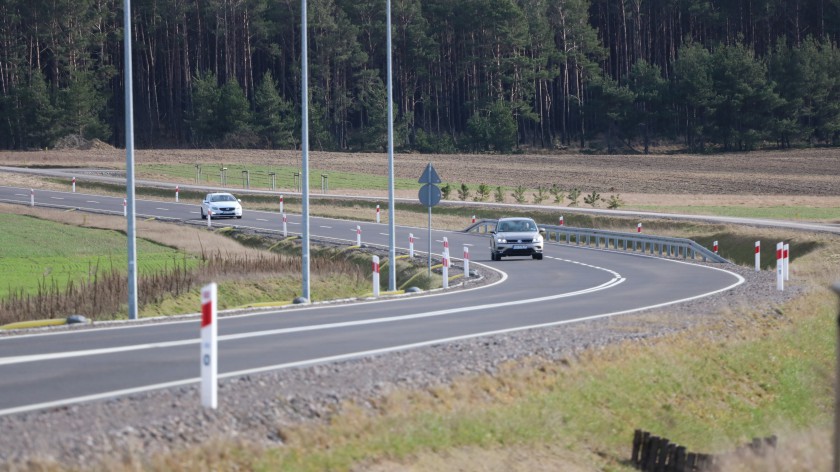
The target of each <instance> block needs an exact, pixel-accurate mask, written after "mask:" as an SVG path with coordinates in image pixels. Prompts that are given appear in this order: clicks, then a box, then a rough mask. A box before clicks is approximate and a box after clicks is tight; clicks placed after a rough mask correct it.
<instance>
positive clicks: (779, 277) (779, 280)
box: [776, 243, 785, 290]
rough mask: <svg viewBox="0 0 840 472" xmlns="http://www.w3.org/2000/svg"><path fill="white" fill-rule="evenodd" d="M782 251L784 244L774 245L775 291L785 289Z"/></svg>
mask: <svg viewBox="0 0 840 472" xmlns="http://www.w3.org/2000/svg"><path fill="white" fill-rule="evenodd" d="M784 251H785V245H784V243H776V290H784V289H785V274H784V271H785V270H784V265H785V260H784V258H783V253H784Z"/></svg>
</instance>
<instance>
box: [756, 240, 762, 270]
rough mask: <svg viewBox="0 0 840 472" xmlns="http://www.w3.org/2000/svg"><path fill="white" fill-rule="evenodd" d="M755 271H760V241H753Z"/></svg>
mask: <svg viewBox="0 0 840 472" xmlns="http://www.w3.org/2000/svg"><path fill="white" fill-rule="evenodd" d="M755 271H756V272H760V271H761V241H756V242H755Z"/></svg>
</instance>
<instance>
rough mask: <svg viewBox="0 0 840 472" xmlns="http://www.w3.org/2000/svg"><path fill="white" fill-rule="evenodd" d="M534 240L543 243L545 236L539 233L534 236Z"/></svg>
mask: <svg viewBox="0 0 840 472" xmlns="http://www.w3.org/2000/svg"><path fill="white" fill-rule="evenodd" d="M534 242H535V243H541V242H543V237H542V235H541V234H538V235H537V236H536V237H535V238H534Z"/></svg>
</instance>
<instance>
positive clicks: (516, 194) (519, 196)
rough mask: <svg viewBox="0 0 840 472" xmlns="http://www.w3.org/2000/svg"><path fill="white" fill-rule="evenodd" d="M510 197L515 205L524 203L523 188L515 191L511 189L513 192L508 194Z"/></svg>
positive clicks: (520, 187) (517, 188)
mask: <svg viewBox="0 0 840 472" xmlns="http://www.w3.org/2000/svg"><path fill="white" fill-rule="evenodd" d="M510 196H511V197H513V199H514V200H516V203H525V187H523V186H521V185H520V186H518V187H516V188H515V189H513V192H512V193H511V194H510Z"/></svg>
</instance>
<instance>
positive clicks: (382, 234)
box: [379, 233, 391, 236]
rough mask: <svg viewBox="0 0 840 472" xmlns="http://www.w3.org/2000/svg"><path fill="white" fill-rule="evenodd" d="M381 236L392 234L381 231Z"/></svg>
mask: <svg viewBox="0 0 840 472" xmlns="http://www.w3.org/2000/svg"><path fill="white" fill-rule="evenodd" d="M379 235H380V236H390V235H391V234H390V233H379Z"/></svg>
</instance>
